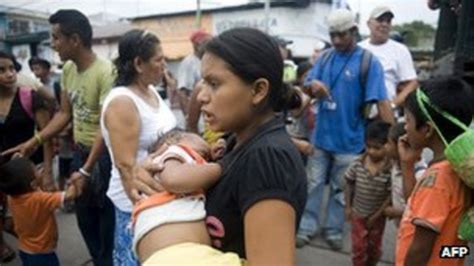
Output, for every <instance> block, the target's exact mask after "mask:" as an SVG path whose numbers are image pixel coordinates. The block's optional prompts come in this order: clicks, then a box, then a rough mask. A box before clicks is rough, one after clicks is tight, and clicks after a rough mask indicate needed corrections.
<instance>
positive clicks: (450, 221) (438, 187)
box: [396, 77, 474, 266]
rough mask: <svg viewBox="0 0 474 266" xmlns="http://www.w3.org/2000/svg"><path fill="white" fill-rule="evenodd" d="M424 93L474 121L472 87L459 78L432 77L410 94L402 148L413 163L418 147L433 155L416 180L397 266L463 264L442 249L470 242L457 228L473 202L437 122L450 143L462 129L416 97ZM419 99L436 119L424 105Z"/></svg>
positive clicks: (401, 231)
mask: <svg viewBox="0 0 474 266" xmlns="http://www.w3.org/2000/svg"><path fill="white" fill-rule="evenodd" d="M423 93H424V94H425V95H426V96H427V97H428V98H429V99H430V101H431V103H432V104H433V105H436V106H438V107H439V108H440V109H441V110H443V111H444V112H447V113H449V114H451V115H452V116H454V117H456V118H457V119H458V120H459V121H461V122H462V123H464V124H466V125H469V124H470V123H471V120H472V116H473V110H472V108H471V105H472V102H473V101H474V99H473V96H472V93H471V91H470V88H469V85H467V84H466V83H465V82H464V81H462V80H460V79H457V78H452V77H445V78H440V79H433V80H429V81H427V82H425V83H424V84H423V85H422V88H420V89H418V90H416V91H414V92H412V93H411V94H410V95H409V96H408V97H407V99H406V101H405V106H404V109H405V118H406V126H405V129H406V131H407V135H406V136H403V137H402V141H403V144H404V145H400V146H399V147H400V148H402V149H405V151H404V152H410V153H411V154H413V156H412V160H411V162H412V164H413V167H414V164H415V162H416V161H417V160H418V159H419V158H418V156H416V154H417V152H416V150H419V149H422V148H425V147H427V148H430V149H431V150H432V151H433V153H434V157H433V160H432V162H431V163H430V166H429V168H428V169H427V170H426V172H425V173H424V175H423V177H422V179H421V180H420V182H418V183H417V184H416V186H415V188H414V190H413V192H412V194H411V197H410V198H409V200H408V205H407V208H406V210H405V212H404V214H403V217H402V221H401V223H400V229H399V232H398V239H397V252H396V265H399V266H401V265H430V266H437V265H459V266H461V265H464V260H463V259H456V258H455V259H452V258H450V259H443V258H440V254H441V253H440V252H441V248H442V246H465V245H466V242H464V241H462V240H460V239H458V237H457V229H458V226H459V223H460V220H461V215H462V213H463V212H464V211H465V210H466V209H467V207H468V206H469V199H470V193H469V189H468V188H467V186H465V185H464V183H462V181H461V179H460V178H459V177H458V176H457V175H456V173H455V172H454V171H453V168H452V167H451V165H450V164H449V162H448V161H447V160H446V158H445V157H444V150H445V148H446V147H445V145H444V143H443V141H442V140H441V138H440V136H439V135H438V132H437V131H436V129H435V128H434V126H433V122H434V123H435V124H436V126H437V127H438V128H439V130H440V131H441V133H442V135H443V136H444V137H445V138H446V140H447V141H448V142H451V141H452V140H454V139H455V138H456V137H457V136H459V135H460V134H462V133H463V132H464V131H463V130H462V129H460V128H459V127H458V126H456V125H454V124H453V123H452V122H450V121H448V120H447V119H445V118H444V117H442V116H441V115H439V114H438V113H436V111H434V110H433V109H432V108H431V107H429V104H428V103H427V102H426V100H422V99H421V98H419V97H418V98H419V99H417V94H418V96H421V95H422V94H423ZM421 103H422V104H423V105H424V106H425V107H426V109H427V111H428V113H429V115H430V116H431V117H432V119H433V122H431V121H430V120H429V119H428V117H427V116H426V115H425V114H424V113H423V111H422V110H421V109H420V106H421V105H420V104H421Z"/></svg>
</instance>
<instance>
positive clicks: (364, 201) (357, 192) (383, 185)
mask: <svg viewBox="0 0 474 266" xmlns="http://www.w3.org/2000/svg"><path fill="white" fill-rule="evenodd" d="M364 158H365V155H362V156H361V157H359V158H358V159H356V160H355V161H354V162H353V163H352V165H351V166H350V167H349V168H348V170H347V172H346V174H345V176H344V177H345V179H346V181H347V182H348V183H349V184H353V185H354V191H353V198H352V211H354V212H355V213H356V214H357V215H358V216H361V217H364V218H365V217H368V216H370V215H372V214H373V213H374V212H376V211H377V210H378V209H379V208H380V207H381V206H382V204H383V202H384V201H385V200H386V199H387V197H389V196H390V195H391V194H390V193H391V192H390V187H391V178H390V175H391V172H390V163H389V162H388V161H387V165H386V166H385V167H384V168H383V169H382V170H380V171H379V172H378V173H376V174H375V175H372V174H371V173H370V172H369V170H368V169H367V168H366V167H365V165H364Z"/></svg>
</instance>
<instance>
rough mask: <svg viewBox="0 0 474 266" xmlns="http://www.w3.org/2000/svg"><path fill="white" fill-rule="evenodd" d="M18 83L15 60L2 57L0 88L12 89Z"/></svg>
mask: <svg viewBox="0 0 474 266" xmlns="http://www.w3.org/2000/svg"><path fill="white" fill-rule="evenodd" d="M15 84H16V70H15V66H14V65H13V61H12V60H10V59H8V58H0V88H2V89H11V88H14V87H15Z"/></svg>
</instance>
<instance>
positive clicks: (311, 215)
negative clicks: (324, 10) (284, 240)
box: [296, 9, 393, 250]
mask: <svg viewBox="0 0 474 266" xmlns="http://www.w3.org/2000/svg"><path fill="white" fill-rule="evenodd" d="M327 22H328V26H329V34H330V37H331V43H332V45H333V46H334V49H330V50H328V51H326V52H324V53H323V54H322V55H321V56H320V57H319V58H318V60H317V61H316V64H315V65H314V66H313V68H312V70H311V71H310V73H309V74H308V77H307V79H306V82H305V89H306V90H307V92H308V94H309V95H311V96H312V97H314V98H317V99H318V101H317V103H316V108H317V109H318V115H317V116H316V127H315V130H314V132H313V135H312V136H311V142H312V144H313V145H314V146H315V150H314V154H313V155H311V156H310V157H309V159H308V178H309V182H308V199H307V202H306V207H305V211H304V213H303V217H302V219H301V223H300V227H299V231H298V234H297V241H296V242H297V246H298V247H301V246H303V245H305V244H307V243H308V242H309V240H310V239H311V238H312V237H313V236H315V235H316V234H317V233H318V232H319V231H321V233H324V237H325V239H326V241H327V243H328V244H329V246H330V247H331V248H332V249H334V250H338V249H341V248H342V233H343V226H344V220H345V219H344V206H345V202H344V191H343V184H342V180H343V179H344V178H343V175H344V173H345V171H346V169H347V167H348V166H349V164H351V163H352V162H353V161H354V160H355V159H356V158H357V157H358V156H359V154H360V153H361V152H362V151H363V150H364V148H365V143H364V134H365V125H366V118H365V116H364V112H363V109H364V107H366V105H367V104H369V103H373V104H375V105H377V107H378V111H379V113H380V116H381V117H382V119H384V120H385V121H387V122H393V115H392V111H391V109H390V103H389V101H388V100H387V99H388V98H387V93H386V89H385V84H384V79H383V69H382V65H381V64H380V62H379V61H378V60H377V59H376V58H375V57H374V56H372V54H371V53H370V52H368V51H366V50H364V49H362V48H361V47H359V46H357V41H356V35H357V27H356V24H355V22H354V16H353V14H352V13H351V12H350V11H349V10H346V9H338V10H335V11H333V12H332V13H331V14H330V15H329V16H328V19H327ZM364 66H365V67H364ZM364 68H365V70H364ZM364 73H365V74H364ZM362 80H364V81H362ZM326 183H329V185H330V196H329V200H328V206H327V208H323V209H327V215H326V217H327V218H326V222H325V223H322V222H321V221H320V220H319V219H320V218H321V215H320V210H321V203H322V198H323V194H324V193H323V192H324V188H325V185H326ZM321 229H322V230H321Z"/></svg>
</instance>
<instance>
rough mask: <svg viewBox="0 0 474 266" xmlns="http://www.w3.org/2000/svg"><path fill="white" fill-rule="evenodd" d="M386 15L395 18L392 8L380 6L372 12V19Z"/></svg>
mask: <svg viewBox="0 0 474 266" xmlns="http://www.w3.org/2000/svg"><path fill="white" fill-rule="evenodd" d="M385 14H390V15H392V18H393V17H394V16H395V15H394V14H393V12H392V10H391V9H390V7H388V6H378V7H376V8H374V9H373V10H372V12H370V18H373V19H377V18H379V17H381V16H382V15H385Z"/></svg>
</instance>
